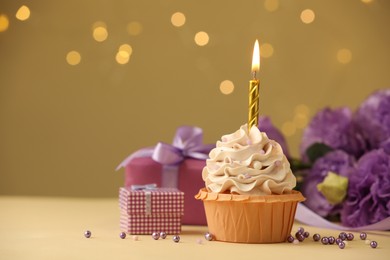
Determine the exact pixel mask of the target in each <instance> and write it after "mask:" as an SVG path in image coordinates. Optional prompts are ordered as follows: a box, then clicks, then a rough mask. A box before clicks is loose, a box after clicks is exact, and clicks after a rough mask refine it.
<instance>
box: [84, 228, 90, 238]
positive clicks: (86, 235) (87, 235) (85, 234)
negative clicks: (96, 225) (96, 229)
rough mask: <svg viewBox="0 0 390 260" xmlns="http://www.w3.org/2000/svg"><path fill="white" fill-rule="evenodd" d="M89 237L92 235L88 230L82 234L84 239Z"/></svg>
mask: <svg viewBox="0 0 390 260" xmlns="http://www.w3.org/2000/svg"><path fill="white" fill-rule="evenodd" d="M91 235H92V233H91V231H89V230H87V231H85V232H84V236H85V237H86V238H90V237H91Z"/></svg>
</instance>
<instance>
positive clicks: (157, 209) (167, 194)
mask: <svg viewBox="0 0 390 260" xmlns="http://www.w3.org/2000/svg"><path fill="white" fill-rule="evenodd" d="M119 206H120V208H121V210H122V211H125V212H127V214H129V215H138V214H147V215H150V214H159V215H161V214H164V215H165V214H180V215H183V213H184V192H182V191H180V190H178V189H175V188H154V189H143V190H133V189H132V188H131V187H121V188H120V189H119Z"/></svg>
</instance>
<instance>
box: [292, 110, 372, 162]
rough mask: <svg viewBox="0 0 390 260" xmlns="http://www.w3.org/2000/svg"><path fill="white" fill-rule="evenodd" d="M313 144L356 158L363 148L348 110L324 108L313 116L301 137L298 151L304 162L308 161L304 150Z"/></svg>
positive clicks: (363, 145)
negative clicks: (341, 151)
mask: <svg viewBox="0 0 390 260" xmlns="http://www.w3.org/2000/svg"><path fill="white" fill-rule="evenodd" d="M315 143H323V144H325V145H327V146H329V147H331V148H333V149H334V150H338V149H339V150H343V151H345V152H347V153H349V154H351V155H353V156H355V157H356V158H358V157H359V156H360V155H361V154H362V153H363V151H364V148H365V144H364V140H363V137H362V135H361V134H360V133H359V132H358V131H357V129H356V127H355V125H354V123H353V121H352V112H351V110H350V109H349V108H338V109H335V110H332V109H330V108H325V109H323V110H321V111H320V112H318V113H317V114H316V115H315V116H314V118H313V119H312V121H311V122H310V124H309V126H308V127H307V128H306V129H305V131H304V132H303V136H302V142H301V147H300V151H301V157H302V159H303V160H304V161H307V160H308V158H307V155H306V150H307V149H308V148H309V147H310V146H311V145H313V144H315Z"/></svg>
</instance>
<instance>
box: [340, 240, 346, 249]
mask: <svg viewBox="0 0 390 260" xmlns="http://www.w3.org/2000/svg"><path fill="white" fill-rule="evenodd" d="M339 248H340V249H344V248H345V243H344V242H343V241H341V242H340V243H339Z"/></svg>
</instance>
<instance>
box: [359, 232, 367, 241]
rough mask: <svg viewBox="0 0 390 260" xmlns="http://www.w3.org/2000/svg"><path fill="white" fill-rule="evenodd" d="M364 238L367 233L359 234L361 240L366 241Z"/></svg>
mask: <svg viewBox="0 0 390 260" xmlns="http://www.w3.org/2000/svg"><path fill="white" fill-rule="evenodd" d="M366 238H367V233H365V232H362V233H360V239H361V240H366Z"/></svg>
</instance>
